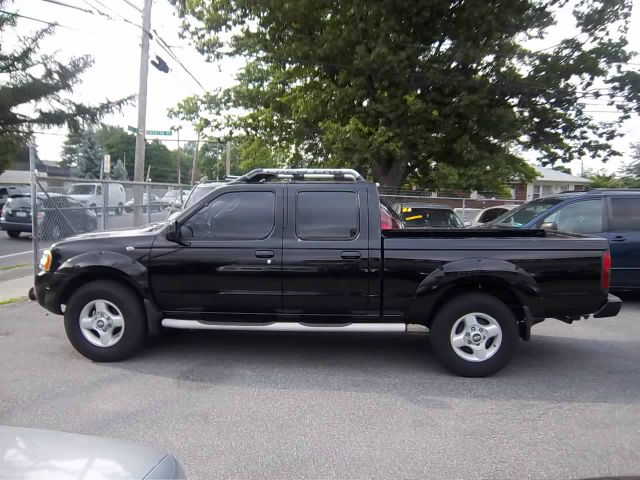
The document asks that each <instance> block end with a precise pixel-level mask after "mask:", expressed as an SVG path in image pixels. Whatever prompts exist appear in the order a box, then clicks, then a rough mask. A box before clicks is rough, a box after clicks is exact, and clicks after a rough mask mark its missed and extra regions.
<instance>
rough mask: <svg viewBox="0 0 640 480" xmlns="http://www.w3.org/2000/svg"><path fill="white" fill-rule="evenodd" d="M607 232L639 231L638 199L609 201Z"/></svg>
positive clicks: (639, 211) (639, 205) (639, 201)
mask: <svg viewBox="0 0 640 480" xmlns="http://www.w3.org/2000/svg"><path fill="white" fill-rule="evenodd" d="M609 230H611V231H614V232H631V231H638V230H640V197H639V198H612V199H611V219H610V220H609Z"/></svg>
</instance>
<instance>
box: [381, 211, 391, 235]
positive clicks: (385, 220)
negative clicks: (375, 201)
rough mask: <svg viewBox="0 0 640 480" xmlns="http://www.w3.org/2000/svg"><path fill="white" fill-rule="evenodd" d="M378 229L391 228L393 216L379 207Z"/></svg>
mask: <svg viewBox="0 0 640 480" xmlns="http://www.w3.org/2000/svg"><path fill="white" fill-rule="evenodd" d="M380 230H393V217H392V216H391V215H389V214H388V213H387V212H385V211H384V210H382V209H380Z"/></svg>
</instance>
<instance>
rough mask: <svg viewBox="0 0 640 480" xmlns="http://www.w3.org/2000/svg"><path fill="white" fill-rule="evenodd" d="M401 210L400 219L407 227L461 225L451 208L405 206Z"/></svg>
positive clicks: (459, 226) (455, 226)
mask: <svg viewBox="0 0 640 480" xmlns="http://www.w3.org/2000/svg"><path fill="white" fill-rule="evenodd" d="M402 210H403V212H402V219H403V220H404V222H405V223H406V225H407V227H423V228H461V227H462V226H463V225H462V221H461V220H460V218H458V216H457V215H456V214H455V213H454V212H453V210H447V209H445V208H425V207H405V208H403V209H402Z"/></svg>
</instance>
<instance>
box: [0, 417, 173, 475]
mask: <svg viewBox="0 0 640 480" xmlns="http://www.w3.org/2000/svg"><path fill="white" fill-rule="evenodd" d="M158 474H159V475H160V476H158ZM183 476H184V472H183V471H182V468H181V467H180V465H179V464H178V463H177V461H176V460H175V459H174V458H173V457H172V456H170V455H166V454H165V453H164V452H162V451H160V450H158V449H155V448H151V447H146V446H142V445H137V444H135V443H129V442H124V441H120V440H111V439H108V438H100V437H90V436H86V435H77V434H72V433H64V432H54V431H48V430H36V429H31V428H16V427H0V478H12V479H13V478H16V479H17V478H29V479H41V478H42V479H65V480H66V479H125V478H126V479H131V478H183Z"/></svg>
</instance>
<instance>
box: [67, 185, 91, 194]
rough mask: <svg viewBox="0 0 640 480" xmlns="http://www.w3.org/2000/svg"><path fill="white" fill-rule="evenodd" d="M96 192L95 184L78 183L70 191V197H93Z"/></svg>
mask: <svg viewBox="0 0 640 480" xmlns="http://www.w3.org/2000/svg"><path fill="white" fill-rule="evenodd" d="M95 190H96V186H95V185H93V184H83V183H78V184H76V185H72V186H71V188H70V189H69V195H93V192H95Z"/></svg>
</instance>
